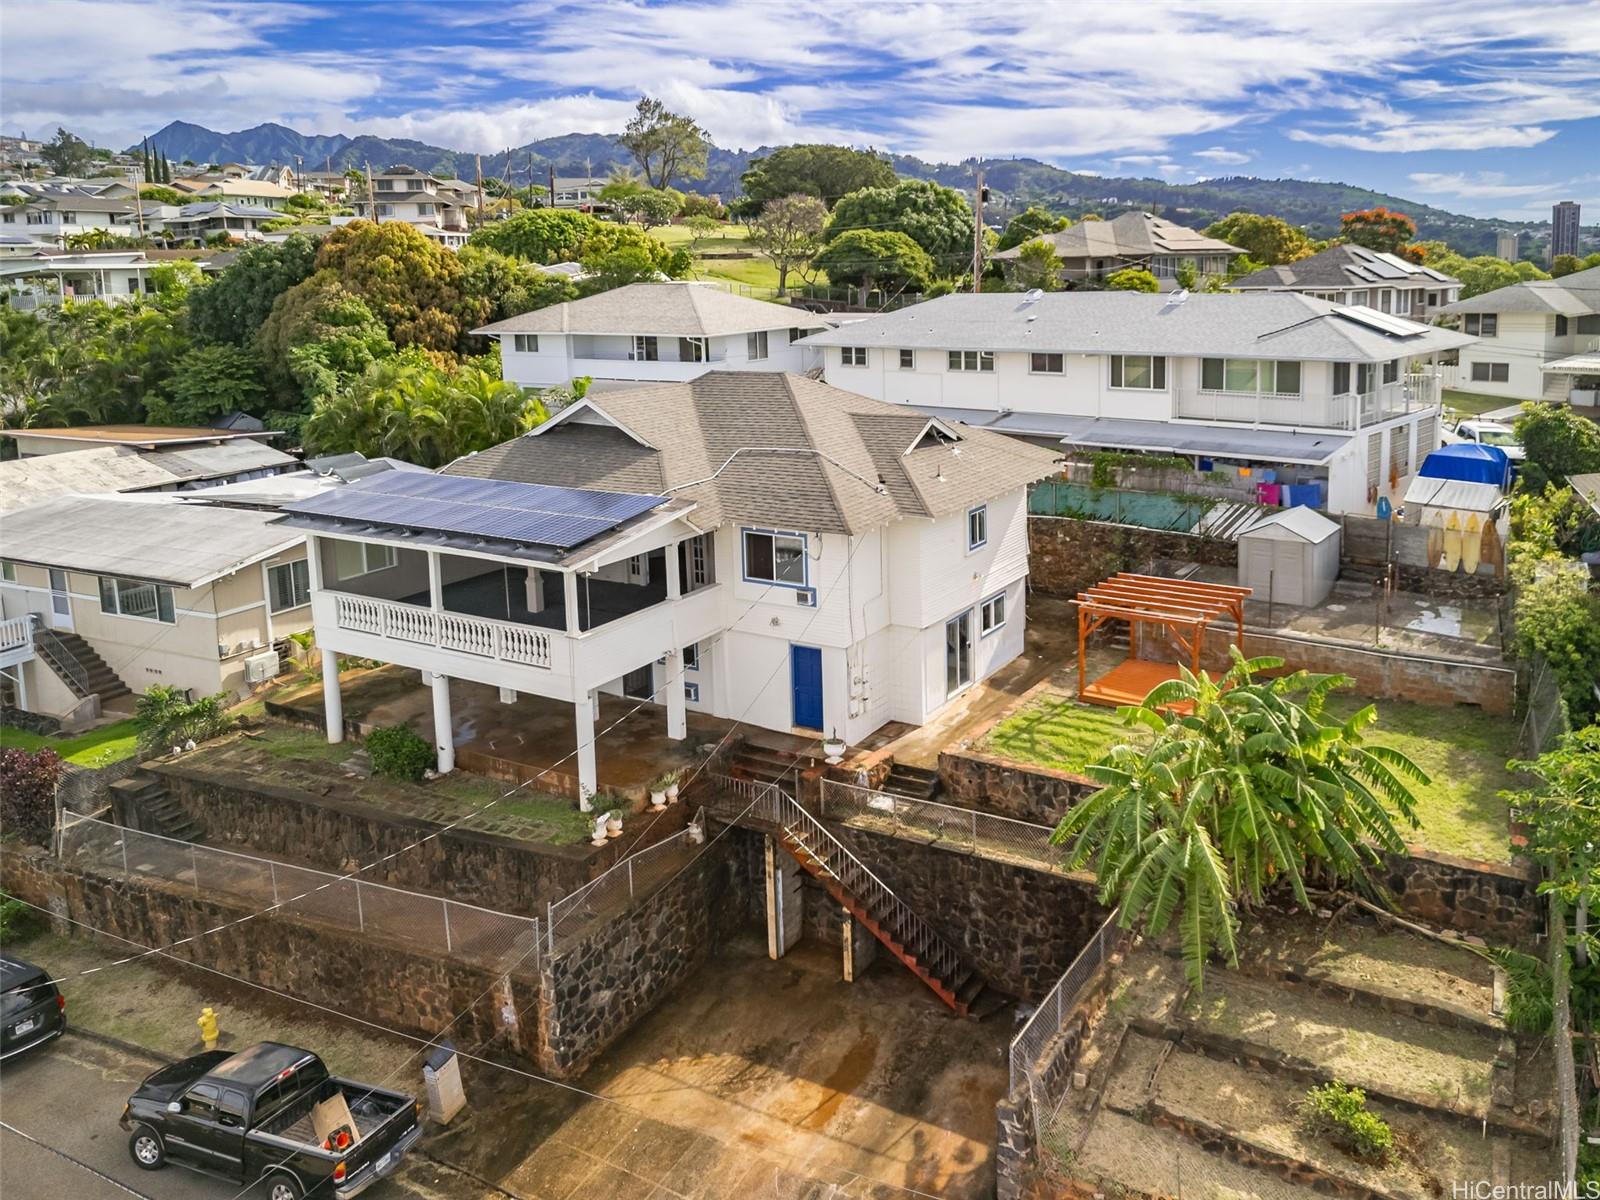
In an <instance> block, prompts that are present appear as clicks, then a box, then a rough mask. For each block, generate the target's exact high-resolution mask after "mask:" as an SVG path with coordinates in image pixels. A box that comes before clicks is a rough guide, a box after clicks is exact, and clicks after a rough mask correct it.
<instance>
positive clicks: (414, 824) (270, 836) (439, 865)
mask: <svg viewBox="0 0 1600 1200" xmlns="http://www.w3.org/2000/svg"><path fill="white" fill-rule="evenodd" d="M151 770H152V772H153V773H154V774H155V775H156V776H157V777H158V778H159V779H160V781H161V782H162V783H163V784H164V785H165V786H166V789H167V793H168V795H170V796H171V797H172V798H173V799H174V800H176V801H177V802H178V804H179V805H181V806H182V808H183V810H184V812H185V813H187V814H188V815H189V817H190V818H191V819H192V820H194V821H195V823H196V824H198V825H199V826H200V828H201V830H202V834H203V840H204V841H206V842H209V843H210V844H212V845H215V846H237V847H239V848H240V849H241V850H243V851H244V852H245V853H252V852H257V851H259V852H261V853H264V854H266V855H268V856H281V857H283V858H286V859H289V860H290V861H292V862H296V863H301V864H304V865H305V866H311V867H319V868H321V869H323V870H328V871H339V870H343V869H344V868H345V866H346V864H347V863H349V862H351V861H355V862H360V863H373V864H374V865H373V867H372V868H371V869H370V870H368V871H367V872H365V873H364V875H363V878H370V879H372V880H373V882H375V883H389V884H393V885H394V886H396V887H403V888H412V889H415V890H417V891H423V892H432V893H435V894H438V895H446V896H449V897H451V898H452V899H456V900H463V901H466V902H468V903H471V904H478V905H481V906H483V907H484V908H494V909H500V910H503V911H506V912H514V913H525V914H531V915H534V916H540V917H542V916H543V915H544V908H545V905H546V904H547V903H549V902H550V901H552V900H558V899H560V898H561V897H562V896H565V895H568V894H570V893H571V892H573V891H576V890H577V889H578V888H580V887H582V886H583V885H584V884H585V883H587V882H589V880H591V879H593V878H594V877H595V876H596V875H598V874H600V872H602V871H604V870H605V869H606V868H607V867H609V866H610V865H611V864H612V863H613V862H615V861H616V860H617V859H618V858H620V857H621V856H622V854H623V853H624V850H625V849H626V848H627V847H629V846H630V844H631V843H632V841H633V839H632V838H630V837H629V836H628V835H627V834H624V835H623V836H622V837H620V838H617V839H615V840H614V841H612V842H610V843H608V844H607V845H606V846H604V847H591V846H590V845H589V844H588V843H587V842H585V843H583V844H581V845H576V846H554V845H546V844H543V843H535V842H524V841H519V840H517V839H515V838H509V837H503V836H500V835H498V834H492V833H480V832H476V831H473V830H468V829H459V828H458V829H451V830H449V831H448V832H446V833H441V834H439V835H438V836H437V837H432V838H428V840H426V841H423V842H421V844H415V843H417V842H418V839H420V838H424V837H427V835H429V834H431V833H435V832H437V831H438V830H439V829H440V828H442V826H441V825H440V824H439V823H437V822H434V821H429V820H425V819H422V818H419V817H408V816H402V815H400V814H397V813H391V812H386V811H384V810H382V809H379V808H374V807H373V806H371V805H368V804H362V803H359V802H356V801H353V800H345V799H341V798H339V797H337V796H319V795H315V794H313V793H310V792H304V791H300V790H298V789H296V788H287V787H281V786H278V785H275V784H266V783H260V782H258V781H256V780H253V779H250V778H247V777H243V776H234V775H231V774H229V773H226V772H219V771H216V770H213V769H206V770H196V769H194V768H191V767H186V766H184V765H182V763H181V762H172V763H167V762H163V763H159V764H154V765H152V767H151ZM684 810H685V806H684V805H677V806H675V808H674V809H669V810H668V812H669V816H668V817H664V818H663V819H662V826H663V827H665V828H666V829H667V832H673V831H675V830H676V829H678V828H681V826H682V824H683V821H684V819H685V812H684ZM132 815H133V814H126V815H124V814H119V817H120V818H121V819H122V820H123V823H125V824H136V823H137V822H136V821H134V820H130V819H129V817H130V816H132ZM653 832H654V831H653ZM636 848H642V846H641V847H636ZM402 850H403V851H404V852H403V853H401V852H400V851H402ZM391 854H392V855H393V857H392V858H390V857H389V856H390V855H391Z"/></svg>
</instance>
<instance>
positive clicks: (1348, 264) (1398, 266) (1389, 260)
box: [1228, 245, 1461, 321]
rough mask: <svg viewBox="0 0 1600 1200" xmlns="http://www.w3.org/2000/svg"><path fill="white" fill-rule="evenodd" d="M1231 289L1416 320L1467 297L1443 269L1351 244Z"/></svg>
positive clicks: (1261, 273) (1242, 281)
mask: <svg viewBox="0 0 1600 1200" xmlns="http://www.w3.org/2000/svg"><path fill="white" fill-rule="evenodd" d="M1228 286H1229V287H1230V288H1232V289H1233V290H1234V291H1236V292H1301V293H1303V294H1305V295H1308V296H1314V297H1316V298H1317V299H1318V300H1331V301H1332V302H1333V303H1335V304H1359V305H1362V306H1364V307H1366V308H1375V309H1377V310H1378V311H1379V312H1383V313H1394V314H1395V315H1396V316H1400V317H1410V318H1411V319H1412V320H1413V321H1431V320H1432V319H1433V317H1434V315H1435V314H1436V313H1437V312H1438V311H1439V309H1441V308H1443V307H1444V306H1445V305H1446V304H1450V303H1452V302H1454V301H1455V300H1456V298H1457V297H1459V296H1460V295H1461V281H1460V280H1459V279H1455V278H1452V277H1451V276H1449V275H1446V274H1445V273H1444V272H1443V271H1435V270H1434V269H1433V268H1432V267H1424V266H1421V265H1419V264H1417V263H1413V262H1407V261H1406V260H1405V259H1403V258H1401V257H1400V256H1399V255H1396V254H1380V253H1379V252H1378V251H1376V250H1368V249H1367V248H1366V247H1365V246H1350V245H1345V246H1329V247H1328V248H1327V249H1326V250H1324V251H1322V252H1321V253H1320V254H1313V255H1311V256H1310V257H1308V258H1302V259H1300V260H1299V261H1298V262H1292V263H1284V264H1283V265H1282V266H1277V267H1267V268H1265V269H1264V270H1260V271H1257V272H1255V273H1254V274H1252V275H1246V276H1244V277H1243V278H1242V279H1236V280H1234V281H1233V282H1232V283H1231V284H1229V285H1228Z"/></svg>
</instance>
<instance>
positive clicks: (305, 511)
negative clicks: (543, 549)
mask: <svg viewBox="0 0 1600 1200" xmlns="http://www.w3.org/2000/svg"><path fill="white" fill-rule="evenodd" d="M665 501H666V497H665V496H643V495H635V494H633V493H631V492H602V491H590V490H588V489H586V488H566V487H552V486H549V485H547V484H542V483H512V482H510V481H509V480H504V479H473V478H469V477H467V476H461V475H431V474H423V473H422V472H412V471H405V472H400V471H391V472H387V473H385V474H383V475H378V476H374V477H373V478H370V479H363V480H359V481H358V482H355V483H351V484H347V485H346V486H344V487H342V488H337V489H335V490H334V491H331V492H326V493H324V494H323V495H320V496H314V497H312V498H310V499H308V500H304V501H300V502H299V503H296V504H291V505H286V506H285V507H284V511H285V512H288V513H294V514H298V515H302V516H308V517H331V518H333V519H335V520H343V521H360V522H363V523H367V524H373V525H393V526H397V527H401V528H405V529H415V530H421V531H428V532H437V533H456V534H467V535H470V536H473V537H482V538H494V539H496V540H501V541H511V542H524V543H529V544H532V545H539V546H557V547H562V548H568V547H572V546H581V545H582V544H583V543H584V542H587V541H589V540H590V539H592V538H595V537H598V536H599V535H600V534H602V533H605V532H606V531H607V530H608V529H614V528H615V527H616V526H618V525H620V524H622V523H623V522H624V521H629V520H632V519H633V518H634V517H637V516H639V515H641V514H643V513H647V512H649V511H650V510H651V509H652V508H655V507H656V506H657V505H659V504H662V503H664V502H665Z"/></svg>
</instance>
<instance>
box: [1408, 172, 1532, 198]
mask: <svg viewBox="0 0 1600 1200" xmlns="http://www.w3.org/2000/svg"><path fill="white" fill-rule="evenodd" d="M1406 178H1407V179H1409V180H1410V181H1411V185H1412V186H1413V187H1414V188H1416V189H1417V190H1418V191H1420V192H1423V193H1425V194H1443V195H1448V196H1477V197H1492V198H1499V197H1504V196H1538V195H1548V194H1549V193H1550V191H1551V187H1552V185H1551V184H1548V183H1508V182H1507V181H1506V176H1505V175H1504V174H1502V173H1500V172H1498V171H1480V172H1478V173H1477V174H1475V175H1468V174H1467V173H1466V172H1464V171H1455V172H1451V173H1442V172H1433V171H1416V172H1413V173H1412V174H1410V175H1407V176H1406ZM1554 186H1556V187H1559V186H1560V185H1554Z"/></svg>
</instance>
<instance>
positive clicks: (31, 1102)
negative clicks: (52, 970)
mask: <svg viewBox="0 0 1600 1200" xmlns="http://www.w3.org/2000/svg"><path fill="white" fill-rule="evenodd" d="M158 1065H159V1063H158V1062H157V1061H156V1060H155V1059H151V1058H145V1057H143V1056H139V1055H132V1054H127V1053H124V1052H122V1051H120V1050H116V1049H113V1048H111V1047H110V1046H107V1045H104V1044H103V1043H100V1042H96V1041H92V1040H90V1039H88V1038H84V1037H81V1036H77V1035H74V1034H72V1033H70V1032H69V1033H68V1034H67V1035H66V1036H65V1037H61V1038H58V1039H57V1040H56V1041H54V1042H52V1043H50V1044H49V1045H47V1046H44V1047H41V1048H40V1049H39V1050H37V1051H34V1052H32V1053H30V1054H25V1055H22V1056H21V1057H19V1058H15V1059H12V1060H10V1061H8V1062H7V1063H5V1065H4V1067H0V1121H4V1122H5V1123H6V1124H7V1125H11V1126H14V1127H16V1128H17V1129H19V1130H21V1131H22V1132H23V1133H25V1134H28V1135H30V1136H31V1137H34V1138H36V1139H38V1140H39V1141H40V1142H43V1143H45V1145H47V1146H49V1147H51V1148H52V1149H53V1150H56V1151H59V1152H60V1153H61V1154H64V1155H67V1156H70V1158H71V1159H75V1160H77V1163H81V1164H83V1165H82V1166H80V1165H76V1164H75V1163H73V1162H71V1161H68V1160H67V1159H66V1158H62V1157H60V1156H59V1155H58V1154H55V1153H52V1152H51V1150H47V1149H44V1148H42V1147H40V1146H37V1145H34V1144H33V1143H31V1142H29V1141H27V1140H26V1139H25V1138H23V1137H19V1136H18V1135H16V1134H14V1133H11V1132H10V1131H9V1130H3V1129H0V1195H3V1196H4V1197H5V1200H64V1198H71V1200H128V1197H129V1196H130V1194H131V1195H133V1196H136V1197H144V1198H145V1200H235V1198H238V1200H256V1198H257V1197H260V1196H262V1195H264V1192H263V1191H262V1189H260V1188H251V1189H250V1190H249V1191H246V1192H241V1191H240V1190H239V1187H238V1185H232V1186H230V1185H229V1184H228V1183H227V1182H226V1181H225V1180H221V1179H214V1178H212V1177H210V1176H206V1175H199V1174H196V1173H194V1172H192V1171H189V1170H186V1169H184V1168H183V1167H177V1166H169V1167H166V1168H164V1169H162V1170H160V1171H144V1170H140V1169H139V1168H138V1167H137V1166H135V1165H134V1162H133V1159H132V1158H130V1157H129V1155H128V1135H127V1134H126V1133H124V1132H123V1131H122V1129H121V1127H120V1126H119V1125H118V1124H117V1117H118V1116H119V1115H120V1114H121V1112H122V1106H123V1104H124V1103H125V1102H126V1101H127V1098H128V1096H129V1094H130V1093H131V1092H132V1091H133V1089H134V1087H135V1086H137V1084H138V1082H139V1081H140V1080H141V1079H143V1078H144V1077H145V1076H146V1075H148V1074H149V1073H150V1072H151V1071H153V1070H155V1068H156V1067H157V1066H158ZM86 1168H90V1169H86ZM112 1181H115V1182H112ZM119 1185H120V1186H119ZM500 1195H503V1193H500V1192H498V1191H497V1190H494V1189H486V1188H484V1187H482V1186H480V1185H478V1184H475V1183H473V1182H471V1181H470V1180H468V1179H466V1178H465V1177H463V1176H460V1175H457V1174H455V1173H454V1172H452V1171H450V1170H449V1169H448V1168H443V1167H440V1166H439V1165H438V1164H436V1163H434V1162H432V1161H431V1160H428V1159H425V1158H422V1157H421V1156H420V1155H418V1154H416V1153H415V1152H413V1153H412V1154H410V1155H408V1156H407V1158H406V1161H405V1163H404V1165H403V1166H402V1167H401V1169H400V1170H399V1171H398V1172H396V1174H395V1175H394V1176H393V1177H392V1178H390V1179H387V1180H384V1181H382V1182H381V1183H378V1184H376V1185H374V1186H373V1187H372V1188H371V1189H370V1190H368V1191H367V1192H364V1193H363V1200H367V1198H369V1197H370V1200H406V1198H410V1200H488V1198H489V1197H497V1196H500Z"/></svg>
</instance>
